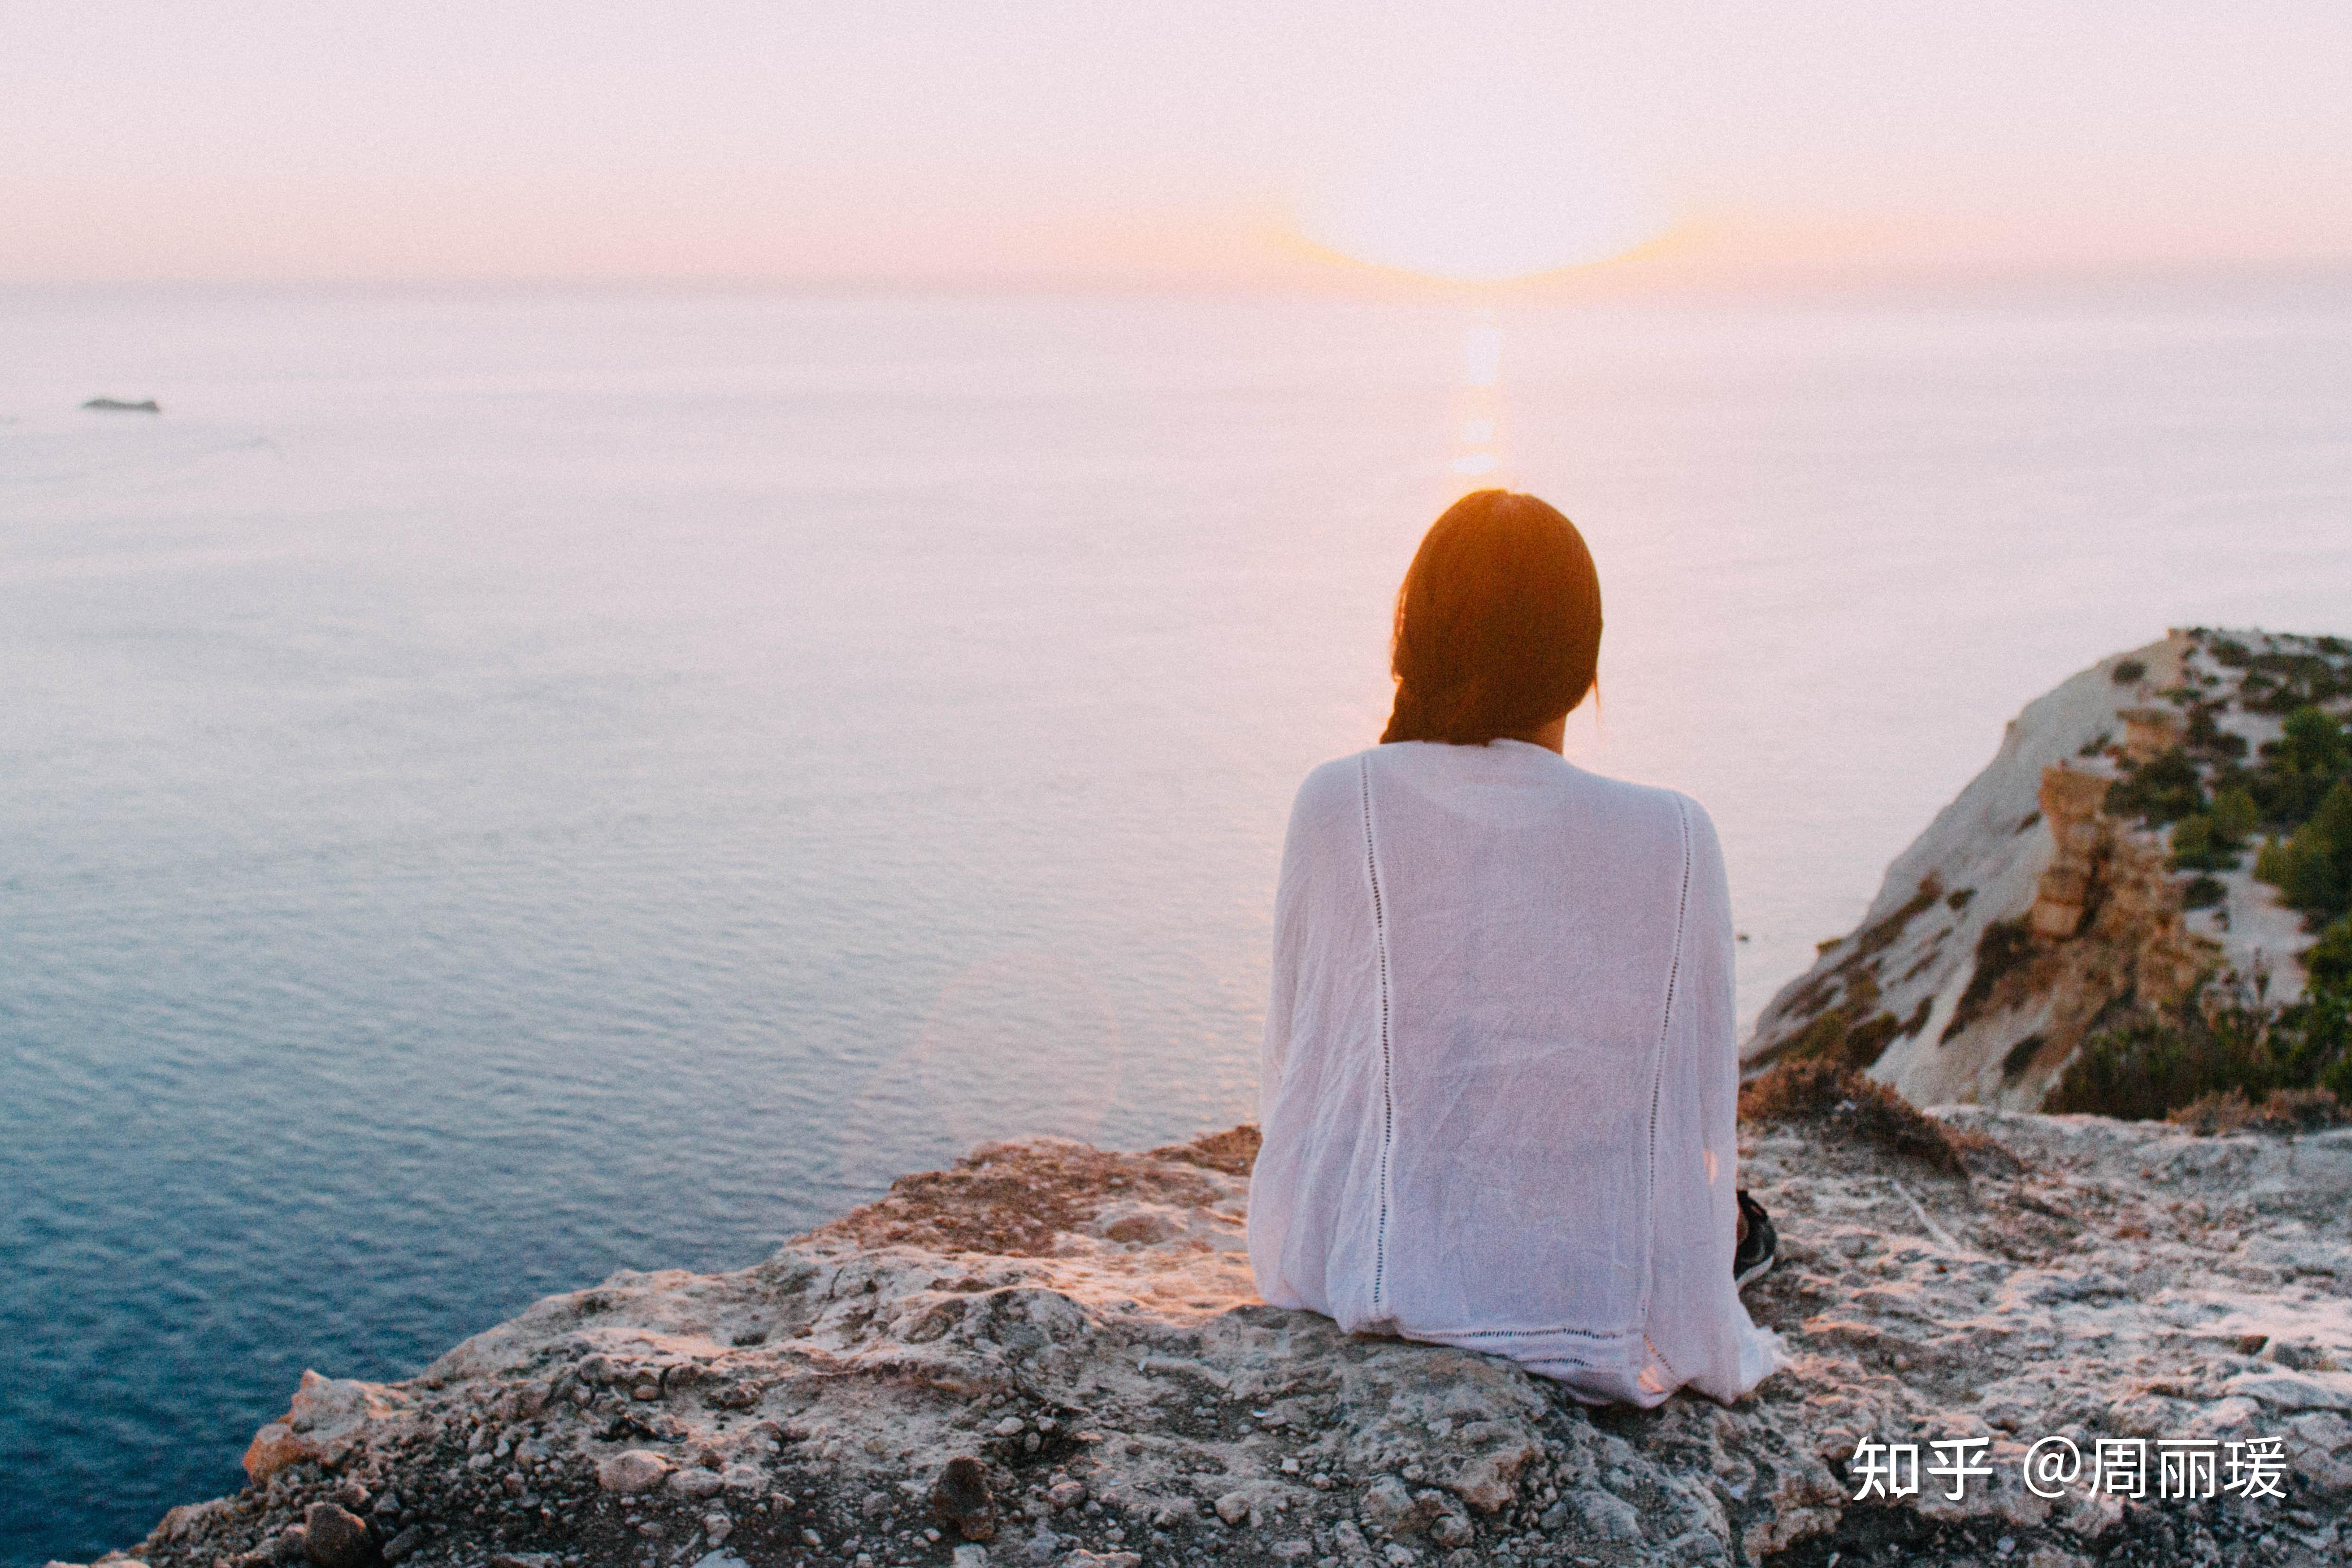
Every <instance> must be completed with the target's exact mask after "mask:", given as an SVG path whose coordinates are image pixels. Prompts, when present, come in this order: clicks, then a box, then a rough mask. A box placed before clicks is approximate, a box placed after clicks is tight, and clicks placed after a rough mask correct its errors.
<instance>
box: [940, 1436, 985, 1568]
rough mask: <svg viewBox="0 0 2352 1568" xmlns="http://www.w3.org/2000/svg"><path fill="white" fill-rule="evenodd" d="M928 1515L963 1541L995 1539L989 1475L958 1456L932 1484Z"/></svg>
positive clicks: (977, 1463)
mask: <svg viewBox="0 0 2352 1568" xmlns="http://www.w3.org/2000/svg"><path fill="white" fill-rule="evenodd" d="M931 1511H932V1512H933V1513H935V1514H937V1515H938V1516H939V1519H940V1523H942V1524H951V1525H953V1526H955V1528H956V1529H957V1530H959V1531H961V1532H962V1533H963V1538H964V1539H965V1540H966V1541H991V1540H993V1539H994V1538H995V1536H996V1500H995V1499H993V1498H992V1497H991V1496H989V1493H988V1472H987V1471H985V1470H983V1469H982V1468H981V1467H980V1461H979V1460H978V1459H975V1458H972V1457H971V1455H969V1454H959V1455H957V1456H956V1457H955V1458H952V1459H950V1460H949V1461H948V1462H947V1466H946V1468H944V1469H942V1470H940V1479H938V1480H936V1481H934V1482H932V1483H931ZM959 1561H961V1559H959Z"/></svg>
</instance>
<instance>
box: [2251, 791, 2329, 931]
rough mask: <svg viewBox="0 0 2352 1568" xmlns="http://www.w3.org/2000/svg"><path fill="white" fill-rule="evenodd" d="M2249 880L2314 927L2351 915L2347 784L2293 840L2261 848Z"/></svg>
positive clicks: (2305, 824) (2287, 839) (2325, 802)
mask: <svg viewBox="0 0 2352 1568" xmlns="http://www.w3.org/2000/svg"><path fill="white" fill-rule="evenodd" d="M2254 875H2255V876H2257V877H2260V878H2261V879H2263V881H2265V882H2268V883H2270V884H2271V885H2272V886H2273V887H2274V888H2276V889H2278V890H2279V895H2280V897H2282V898H2283V899H2284V900H2286V902H2287V905H2288V907H2290V908H2292V909H2298V910H2303V911H2304V912H2305V913H2306V914H2308V915H2310V916H2312V917H2313V919H2314V920H2315V921H2318V920H2328V919H2332V918H2333V917H2335V916H2337V915H2341V914H2343V913H2344V912H2345V911H2346V910H2352V781H2347V782H2344V783H2341V784H2337V785H2336V787H2335V788H2334V789H2331V790H2329V791H2328V792H2327V797H2326V799H2325V800H2323V801H2321V802H2320V803H2319V809H2318V810H2317V811H2315V812H2314V813H2312V815H2311V818H2310V820H2309V821H2307V822H2305V823H2304V824H2303V826H2300V827H2297V828H2296V829H2295V830H2294V835H2293V836H2292V837H2288V838H2286V839H2284V840H2283V841H2281V842H2278V843H2275V844H2268V845H2265V846H2263V852H2262V853H2261V854H2260V855H2259V856H2257V857H2255V859H2254Z"/></svg>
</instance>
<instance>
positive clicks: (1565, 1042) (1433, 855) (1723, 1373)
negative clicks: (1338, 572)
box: [1249, 490, 1779, 1405]
mask: <svg viewBox="0 0 2352 1568" xmlns="http://www.w3.org/2000/svg"><path fill="white" fill-rule="evenodd" d="M1600 648H1601V584H1600V580H1599V578H1598V576H1597V575H1596V574H1595V573H1594V571H1593V566H1592V557H1591V553H1590V552H1588V551H1587V550H1586V549H1585V544H1584V540H1583V538H1582V536H1581V535H1580V534H1579V533H1578V532H1577V531H1576V529H1575V527H1574V525H1572V524H1571V523H1570V521H1568V519H1566V518H1565V517H1562V516H1561V515H1560V514H1559V512H1558V511H1555V510H1553V509H1552V508H1550V507H1549V506H1547V505H1546V504H1544V503H1543V502H1542V501H1540V500H1536V499H1535V498H1534V497H1533V496H1525V495H1515V494H1512V493H1509V492H1507V491H1503V490H1482V491H1479V492H1477V493H1476V494H1474V495H1470V496H1466V497H1465V498H1464V499H1463V500H1460V501H1458V502H1456V503H1455V504H1454V506H1453V507H1452V508H1451V509H1450V510H1447V512H1446V513H1445V515H1444V516H1443V517H1441V518H1439V519H1438V520H1437V522H1436V524H1435V525H1434V526H1433V527H1432V528H1431V529H1430V531H1429V533H1428V536H1427V537H1426V538H1424V539H1423V541H1422V542H1421V549H1420V551H1419V552H1417V553H1416V554H1415V555H1414V556H1413V561H1412V568H1411V570H1409V571H1408V572H1407V573H1406V574H1405V579H1404V586H1403V588H1402V590H1401V591H1400V592H1399V594H1398V596H1397V610H1396V633H1395V644H1394V650H1393V655H1392V664H1391V668H1392V671H1393V673H1394V675H1395V677H1396V681H1397V692H1396V708H1395V711H1394V713H1393V714H1392V715H1391V718H1390V720H1389V725H1388V731H1387V732H1386V733H1385V734H1383V735H1382V736H1381V743H1380V744H1379V745H1378V746H1375V747H1373V748H1372V749H1371V750H1370V751H1367V752H1358V753H1357V754H1356V755H1354V756H1352V757H1342V758H1340V759H1339V761H1337V762H1333V763H1325V764H1323V765H1322V766H1321V767H1319V768H1317V769H1316V770H1315V771H1314V772H1313V773H1309V774H1308V775H1307V782H1306V784H1304V785H1303V786H1301V787H1300V789H1299V792H1298V800H1297V805H1296V806H1295V807H1294V808H1293V810H1292V813H1291V818H1290V832H1289V837H1288V839H1287V841H1286V844H1285V845H1284V848H1283V857H1282V881H1281V889H1280V891H1279V893H1278V894H1277V895H1276V900H1275V951H1274V986H1273V996H1272V1002H1271V1005H1270V1006H1269V1007H1268V1009H1267V1012H1266V1024H1265V1058H1264V1065H1263V1076H1262V1078H1261V1079H1260V1082H1259V1103H1260V1121H1261V1125H1262V1127H1263V1130H1264V1132H1265V1146H1264V1148H1263V1149H1262V1150H1261V1151H1260V1152H1259V1154H1258V1157H1257V1167H1256V1171H1255V1175H1254V1176H1253V1177H1252V1180H1251V1184H1250V1219H1249V1242H1250V1261H1251V1264H1252V1266H1253V1268H1255V1272H1256V1276H1257V1287H1258V1291H1259V1293H1260V1294H1261V1295H1263V1296H1264V1297H1265V1300H1268V1301H1270V1302H1273V1303H1274V1304H1276V1305H1277V1306H1284V1307H1304V1308H1309V1309H1312V1310H1316V1311H1318V1312H1325V1313H1328V1314H1329V1315H1330V1316H1331V1317H1333V1318H1335V1319H1337V1320H1338V1321H1339V1324H1340V1325H1341V1326H1342V1327H1343V1328H1346V1329H1349V1330H1350V1331H1366V1332H1374V1333H1391V1334H1400V1335H1402V1336H1405V1337H1407V1338H1410V1339H1416V1340H1428V1341H1433V1342H1437V1343H1441V1344H1449V1345H1458V1346H1461V1347H1463V1348H1465V1349H1469V1350H1477V1351H1486V1352H1493V1353H1495V1354H1498V1355H1506V1356H1510V1357H1512V1358H1514V1359H1516V1360H1517V1361H1520V1362H1524V1363H1527V1365H1528V1367H1529V1368H1530V1370H1532V1371H1535V1372H1538V1373H1543V1374H1545V1375H1547V1376H1549V1377H1554V1378H1558V1379H1559V1381H1560V1382H1562V1383H1564V1384H1567V1385H1568V1387H1569V1389H1570V1391H1571V1392H1573V1393H1574V1394H1577V1395H1578V1396H1580V1397H1581V1398H1583V1399H1587V1400H1590V1401H1593V1402H1595V1403H1607V1402H1612V1401H1620V1400H1622V1401H1628V1402H1631V1403H1633V1404H1635V1405H1656V1404H1658V1403H1660V1402H1661V1401H1663V1400H1664V1398H1665V1397H1666V1396H1667V1395H1668V1394H1672V1393H1673V1392H1674V1391H1675V1389H1676V1388H1679V1387H1681V1386H1682V1385H1684V1384H1690V1385H1691V1386H1692V1387H1695V1388H1696V1389H1699V1390H1700V1391H1702V1392H1704V1393H1706V1394H1713V1395H1714V1396H1715V1397H1717V1398H1718V1399H1725V1400H1730V1399H1737V1398H1738V1397H1739V1396H1740V1395H1741V1394H1745V1393H1747V1392H1748V1389H1750V1388H1752V1387H1754V1386H1755V1384H1757V1382H1758V1381H1759V1380H1760V1379H1761V1378H1763V1377H1764V1376H1765V1374H1766V1373H1769V1372H1770V1371H1771V1370H1772V1369H1773V1368H1774V1367H1775V1366H1776V1365H1777V1364H1779V1360H1778V1352H1777V1349H1776V1344H1775V1342H1774V1340H1773V1339H1772V1337H1771V1336H1770V1335H1769V1334H1768V1333H1766V1332H1764V1331H1761V1330H1759V1329H1758V1328H1757V1327H1756V1326H1755V1324H1754V1323H1753V1322H1751V1321H1749V1319H1748V1311H1747V1309H1746V1308H1745V1307H1743V1306H1742V1305H1741V1304H1740V1300H1739V1296H1738V1284H1739V1283H1740V1282H1744V1280H1742V1279H1736V1276H1735V1270H1736V1269H1737V1270H1738V1274H1739V1275H1741V1276H1747V1275H1752V1274H1753V1273H1756V1272H1760V1271H1761V1268H1762V1266H1763V1265H1764V1264H1766V1263H1769V1223H1768V1222H1766V1221H1764V1219H1763V1215H1762V1211H1761V1210H1760V1209H1753V1208H1749V1209H1748V1212H1752V1213H1753V1215H1755V1223H1754V1224H1753V1225H1752V1226H1750V1225H1748V1223H1745V1216H1744V1215H1743V1208H1744V1207H1748V1205H1746V1203H1745V1194H1738V1191H1737V1186H1736V1183H1737V1171H1736V1166H1737V1161H1738V1132H1737V1128H1736V1125H1735V1104H1736V1100H1737V1098H1738V1054H1737V1052H1738V1047H1737V1043H1736V1041H1735V1038H1734V1034H1733V1015H1732V930H1731V906H1730V900H1729V894H1728V891H1727V887H1726V884H1725V880H1724V871H1723V854H1722V850H1721V848H1720V847H1718V845H1717V842H1716V837H1715V828H1714V826H1713V825H1712V824H1711V823H1710V822H1709V821H1708V820H1707V816H1706V812H1704V811H1703V810H1701V809H1700V808H1699V806H1698V805H1697V804H1696V802H1694V801H1691V800H1689V799H1687V798H1686V797H1685V796H1683V795H1677V794H1675V792H1673V791H1671V790H1664V789H1654V788H1649V787H1645V786H1643V785H1640V784H1623V783H1620V782H1619V781H1617V780H1614V779H1607V778H1602V777H1600V776H1599V775H1597V774H1594V773H1586V772H1585V771H1584V770H1582V769H1581V768H1578V767H1576V766H1574V765H1572V764H1571V763H1569V762H1568V761H1567V759H1566V758H1565V757H1564V756H1562V755H1561V747H1562V743H1563V742H1562V737H1563V735H1564V733H1565V731H1566V728H1567V722H1568V714H1569V712H1570V710H1571V709H1573V708H1575V707H1576V706H1577V704H1578V703H1580V702H1581V701H1583V700H1584V698H1585V696H1586V694H1587V693H1588V692H1590V691H1591V689H1592V686H1593V672H1594V665H1595V661H1596V659H1597V658H1598V656H1599V653H1600ZM1751 1232H1752V1234H1750V1233H1751ZM1743 1241H1744V1242H1745V1244H1746V1247H1745V1250H1744V1254H1743V1251H1742V1243H1743Z"/></svg>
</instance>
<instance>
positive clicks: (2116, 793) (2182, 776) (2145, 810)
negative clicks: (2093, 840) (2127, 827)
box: [2106, 746, 2206, 827]
mask: <svg viewBox="0 0 2352 1568" xmlns="http://www.w3.org/2000/svg"><path fill="white" fill-rule="evenodd" d="M2124 766H2125V768H2126V773H2125V775H2124V777H2123V778H2122V779H2121V780H2120V781H2119V782H2118V783H2117V784H2116V787H2115V788H2113V789H2111V790H2109V791H2108V792H2107V807H2106V808H2107V810H2108V811H2109V812H2110V813H2111V814H2113V815H2114V816H2137V817H2138V818H2139V819H2140V821H2141V822H2142V823H2144V824H2146V825H2147V826H2149V827H2161V826H2164V825H2165V824H2166V823H2168V822H2178V821H2179V820H2180V819H2181V818H2182V817H2184V816H2195V815H2196V814H2197V813H2199V812H2201V811H2203V810H2204V809H2205V807H2206V800H2205V784H2204V780H2203V778H2202V777H2201V775H2200V773H2199V772H2198V769H2197V764H2196V763H2194V762H2192V761H2190V760H2189V753H2188V752H2184V751H2182V750H2180V749H2179V747H2178V746H2176V747H2174V748H2173V749H2172V750H2171V751H2168V752H2165V753H2164V754H2163V755H2162V756H2160V757H2151V758H2150V759H2149V760H2147V762H2144V763H2137V765H2135V764H2133V763H2125V764H2124Z"/></svg>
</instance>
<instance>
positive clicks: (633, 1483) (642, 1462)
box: [596, 1448, 670, 1497]
mask: <svg viewBox="0 0 2352 1568" xmlns="http://www.w3.org/2000/svg"><path fill="white" fill-rule="evenodd" d="M669 1468H670V1466H669V1461H668V1460H667V1459H665V1458H662V1457H661V1456H660V1455H659V1454H656V1453H655V1452H654V1451H653V1450H652V1449H650V1448H630V1449H627V1450H625V1451H624V1452H622V1453H618V1454H614V1455H613V1456H612V1457H611V1458H607V1459H603V1460H600V1461H599V1462H598V1463H597V1466H596V1484H597V1485H598V1486H600V1487H603V1488H604V1489H605V1490H606V1491H608V1492H619V1493H620V1494H621V1495H622V1496H624V1497H627V1496H631V1495H633V1494H635V1493H637V1492H642V1491H648V1490H651V1489H653V1488H655V1487H657V1486H659V1485H661V1483H662V1478H663V1477H664V1476H667V1474H669Z"/></svg>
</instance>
